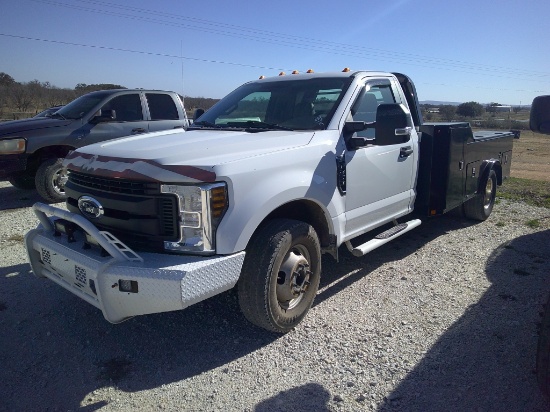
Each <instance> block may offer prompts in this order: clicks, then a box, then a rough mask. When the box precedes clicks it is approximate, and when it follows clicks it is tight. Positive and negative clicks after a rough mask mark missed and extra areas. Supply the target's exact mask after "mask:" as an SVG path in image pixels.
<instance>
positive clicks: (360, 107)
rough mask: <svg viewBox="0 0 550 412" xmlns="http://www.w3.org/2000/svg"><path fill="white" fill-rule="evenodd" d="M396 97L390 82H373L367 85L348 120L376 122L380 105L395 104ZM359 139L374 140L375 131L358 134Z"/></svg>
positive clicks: (368, 130)
mask: <svg viewBox="0 0 550 412" xmlns="http://www.w3.org/2000/svg"><path fill="white" fill-rule="evenodd" d="M395 102H396V99H395V95H394V93H393V90H392V88H391V84H390V82H389V81H377V82H371V83H368V84H366V85H365V87H364V88H363V90H362V91H361V94H360V95H359V97H358V98H357V100H356V101H355V104H354V105H353V107H352V108H351V110H350V113H349V115H348V120H350V121H362V122H367V123H371V122H375V121H376V110H377V108H378V106H379V105H381V104H384V103H395ZM357 136H359V137H366V138H369V139H374V138H375V137H376V136H375V130H374V128H369V129H366V130H363V131H361V132H358V133H357Z"/></svg>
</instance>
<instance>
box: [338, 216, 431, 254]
mask: <svg viewBox="0 0 550 412" xmlns="http://www.w3.org/2000/svg"><path fill="white" fill-rule="evenodd" d="M421 223H422V222H421V221H420V219H414V220H410V221H408V222H407V223H401V224H399V225H396V226H394V227H392V228H390V229H388V230H386V231H385V232H382V233H380V234H379V235H377V236H376V237H375V238H374V239H371V240H369V241H368V242H366V243H363V244H362V245H359V246H355V247H354V246H353V245H352V244H351V242H350V241H349V240H348V241H347V242H346V246H347V247H348V250H349V251H350V252H351V253H352V254H353V256H357V257H361V256H364V255H366V254H367V253H369V252H372V251H373V250H374V249H376V248H378V247H380V246H382V245H385V244H386V243H388V242H390V241H392V240H393V239H396V238H398V237H399V236H401V235H403V234H405V233H407V232H409V231H411V230H413V229H414V228H415V227H418V226H420V224H421Z"/></svg>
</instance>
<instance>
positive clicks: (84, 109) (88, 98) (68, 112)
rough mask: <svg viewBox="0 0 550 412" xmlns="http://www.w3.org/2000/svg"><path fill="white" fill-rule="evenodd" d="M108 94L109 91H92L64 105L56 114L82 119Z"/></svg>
mask: <svg viewBox="0 0 550 412" xmlns="http://www.w3.org/2000/svg"><path fill="white" fill-rule="evenodd" d="M106 95H107V93H91V94H85V95H84V96H80V97H79V98H78V99H76V100H73V101H72V102H70V103H69V104H68V105H66V106H64V107H62V108H61V109H59V110H58V111H57V112H55V114H54V116H59V117H62V118H64V119H80V118H81V117H82V116H84V115H85V114H87V113H88V112H89V111H90V110H92V109H93V108H94V107H96V106H97V105H98V104H99V103H100V102H101V101H102V100H103V99H104V98H105V96H106Z"/></svg>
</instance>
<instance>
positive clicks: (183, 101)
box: [180, 40, 185, 110]
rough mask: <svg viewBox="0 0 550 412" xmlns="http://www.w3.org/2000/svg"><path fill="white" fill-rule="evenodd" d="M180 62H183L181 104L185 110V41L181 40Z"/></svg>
mask: <svg viewBox="0 0 550 412" xmlns="http://www.w3.org/2000/svg"><path fill="white" fill-rule="evenodd" d="M180 62H181V104H182V105H183V110H185V83H184V81H183V40H180Z"/></svg>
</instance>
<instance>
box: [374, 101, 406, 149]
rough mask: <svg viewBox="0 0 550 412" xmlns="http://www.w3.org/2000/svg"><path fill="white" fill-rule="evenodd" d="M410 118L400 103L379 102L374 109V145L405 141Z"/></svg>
mask: <svg viewBox="0 0 550 412" xmlns="http://www.w3.org/2000/svg"><path fill="white" fill-rule="evenodd" d="M410 127H411V119H410V116H409V114H408V113H407V111H406V110H405V108H404V106H403V105H402V104H398V103H393V104H381V105H379V106H378V110H377V111H376V124H375V130H376V139H375V141H374V144H375V145H378V146H386V145H391V144H399V143H404V142H407V141H408V140H409V138H410V130H411V129H410Z"/></svg>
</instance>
